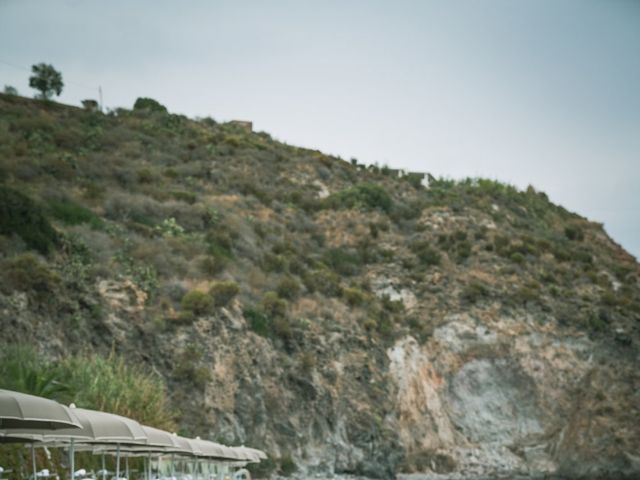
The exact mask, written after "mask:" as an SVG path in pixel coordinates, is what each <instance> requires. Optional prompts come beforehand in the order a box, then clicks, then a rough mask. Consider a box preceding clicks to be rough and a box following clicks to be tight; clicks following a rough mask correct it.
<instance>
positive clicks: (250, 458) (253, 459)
mask: <svg viewBox="0 0 640 480" xmlns="http://www.w3.org/2000/svg"><path fill="white" fill-rule="evenodd" d="M234 449H235V450H237V451H239V452H240V454H241V455H242V456H243V457H244V458H243V460H246V461H247V462H249V463H260V460H261V457H260V456H259V455H258V451H259V450H255V449H253V448H247V447H234Z"/></svg>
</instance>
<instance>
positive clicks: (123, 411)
mask: <svg viewBox="0 0 640 480" xmlns="http://www.w3.org/2000/svg"><path fill="white" fill-rule="evenodd" d="M0 387H1V388H6V389H9V390H16V391H20V392H25V393H31V394H34V395H39V396H43V397H48V398H53V399H56V400H58V401H60V402H62V403H71V402H73V403H75V404H76V405H77V406H79V407H83V408H90V409H94V410H101V411H105V412H111V413H116V414H119V415H124V416H126V417H130V418H133V419H135V420H138V421H139V422H141V423H144V424H146V425H152V426H154V427H158V428H163V429H166V430H170V431H171V430H174V429H175V427H176V425H175V420H174V418H175V412H174V411H173V410H172V408H171V407H170V406H169V401H168V395H167V389H166V385H165V384H164V381H163V380H162V378H160V377H159V376H158V375H155V374H153V373H150V372H148V371H146V370H144V369H143V368H142V367H140V366H138V365H132V364H130V363H127V362H125V360H124V358H122V357H120V356H117V355H116V354H115V353H111V354H110V355H109V356H106V357H105V356H101V355H97V354H79V355H70V356H68V357H66V358H63V359H62V360H60V361H58V362H52V361H48V360H46V359H45V358H43V357H42V356H41V355H39V354H38V353H37V352H36V351H35V349H33V348H32V347H30V346H25V345H14V346H8V347H5V348H3V350H2V352H1V353H0Z"/></svg>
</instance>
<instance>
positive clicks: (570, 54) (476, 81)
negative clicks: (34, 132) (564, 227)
mask: <svg viewBox="0 0 640 480" xmlns="http://www.w3.org/2000/svg"><path fill="white" fill-rule="evenodd" d="M41 61H45V62H48V63H52V64H53V65H54V66H55V67H57V68H58V69H59V70H61V71H62V73H63V77H64V80H65V83H66V86H65V90H64V92H63V94H62V96H61V97H60V101H62V102H66V103H72V104H78V103H79V101H80V100H81V99H83V98H97V85H101V86H102V89H103V92H104V103H105V106H107V107H110V108H113V107H117V106H123V107H131V106H132V105H133V102H134V101H135V99H136V97H138V96H150V97H153V98H155V99H157V100H159V101H160V102H161V103H163V104H165V105H166V106H167V107H168V108H169V109H170V110H171V111H172V112H176V113H183V114H186V115H189V116H192V117H194V116H212V117H213V118H215V119H217V120H230V119H246V120H252V121H253V122H254V126H255V128H256V129H258V130H264V131H267V132H269V133H271V134H272V135H273V136H274V137H275V138H277V139H279V140H283V141H285V142H287V143H291V144H295V145H300V146H305V147H310V148H317V149H320V150H323V151H325V152H328V153H332V154H336V155H340V156H342V157H343V158H345V159H349V158H351V157H356V158H358V159H359V160H360V161H361V162H364V163H375V162H378V163H380V164H388V165H390V166H394V167H403V168H409V169H412V170H420V171H427V172H430V173H432V174H433V175H435V176H447V177H453V178H461V177H466V176H483V177H490V178H495V179H499V180H502V181H506V182H510V183H513V184H515V185H516V186H518V187H521V188H524V187H526V186H527V185H529V184H532V185H534V186H535V187H536V188H538V189H540V190H543V191H545V192H547V193H548V195H549V197H550V198H551V199H552V200H553V201H554V202H556V203H560V204H562V205H563V206H565V207H567V208H569V209H570V210H573V211H575V212H577V213H579V214H581V215H584V216H587V217H588V218H590V219H592V220H595V221H598V222H603V223H604V224H605V227H606V229H607V231H608V232H609V233H610V235H611V236H612V237H613V238H614V240H616V241H617V242H619V243H621V244H622V245H623V246H624V247H625V248H626V249H627V250H628V251H630V252H631V253H632V254H634V255H635V256H636V257H638V256H640V158H639V154H640V1H636V0H628V1H622V0H620V1H616V0H607V1H605V0H562V1H558V0H530V1H525V0H521V1H511V0H505V1H498V0H490V1H489V0H487V1H452V0H446V1H440V2H438V1H426V0H425V1H419V0H416V1H402V0H393V1H392V0H389V1H385V2H382V1H373V0H368V1H364V0H362V1H354V0H317V1H305V0H297V1H279V0H278V1H276V0H274V1H270V0H254V1H245V0H232V1H216V0H209V1H188V0H183V1H161V0H148V1H142V0H137V1H130V0H128V1H125V0H109V1H83V0H66V1H64V0H47V1H44V0H42V1H36V0H0V88H1V87H2V85H4V84H8V85H13V86H15V87H17V88H18V90H19V91H20V93H21V94H23V95H33V91H30V90H29V88H28V83H27V78H28V76H29V73H28V71H25V70H21V69H19V68H16V66H17V67H27V69H28V68H29V67H30V65H32V64H33V63H37V62H41ZM7 63H9V64H11V65H7Z"/></svg>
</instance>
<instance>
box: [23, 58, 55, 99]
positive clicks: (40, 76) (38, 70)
mask: <svg viewBox="0 0 640 480" xmlns="http://www.w3.org/2000/svg"><path fill="white" fill-rule="evenodd" d="M31 71H32V72H33V75H31V76H30V77H29V86H30V87H31V88H35V89H36V90H38V91H40V98H41V99H43V100H49V99H50V98H51V97H52V96H53V94H54V93H55V94H56V95H60V93H62V87H64V83H62V74H61V73H60V72H58V71H57V70H56V69H55V68H53V65H47V64H46V63H39V64H37V65H33V66H32V67H31Z"/></svg>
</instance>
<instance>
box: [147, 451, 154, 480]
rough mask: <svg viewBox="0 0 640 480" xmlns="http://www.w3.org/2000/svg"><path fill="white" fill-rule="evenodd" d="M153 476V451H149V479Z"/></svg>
mask: <svg viewBox="0 0 640 480" xmlns="http://www.w3.org/2000/svg"><path fill="white" fill-rule="evenodd" d="M151 477H153V474H152V473H151V452H149V478H148V480H151Z"/></svg>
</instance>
